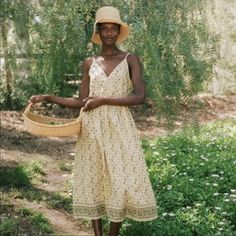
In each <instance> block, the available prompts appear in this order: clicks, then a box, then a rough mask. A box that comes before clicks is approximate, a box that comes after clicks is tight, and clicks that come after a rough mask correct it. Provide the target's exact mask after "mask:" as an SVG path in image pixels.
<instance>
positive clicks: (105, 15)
mask: <svg viewBox="0 0 236 236" xmlns="http://www.w3.org/2000/svg"><path fill="white" fill-rule="evenodd" d="M101 19H114V20H118V21H120V20H121V19H120V13H119V11H118V10H117V9H116V8H115V7H111V6H105V7H101V8H100V9H98V10H97V13H96V21H97V22H98V21H99V20H101Z"/></svg>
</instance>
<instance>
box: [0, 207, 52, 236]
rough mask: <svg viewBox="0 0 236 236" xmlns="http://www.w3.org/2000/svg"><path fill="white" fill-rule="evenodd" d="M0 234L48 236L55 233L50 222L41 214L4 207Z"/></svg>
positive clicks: (24, 209)
mask: <svg viewBox="0 0 236 236" xmlns="http://www.w3.org/2000/svg"><path fill="white" fill-rule="evenodd" d="M2 208H3V209H1V210H2V212H1V216H2V219H3V220H2V219H0V233H1V235H3V236H7V235H26V234H27V235H48V234H49V233H53V230H52V226H51V225H50V224H49V221H48V220H47V219H46V218H45V217H44V216H43V215H42V214H41V213H37V212H34V211H31V210H29V209H27V208H24V207H21V208H18V209H15V208H14V207H13V206H11V205H5V206H3V207H2Z"/></svg>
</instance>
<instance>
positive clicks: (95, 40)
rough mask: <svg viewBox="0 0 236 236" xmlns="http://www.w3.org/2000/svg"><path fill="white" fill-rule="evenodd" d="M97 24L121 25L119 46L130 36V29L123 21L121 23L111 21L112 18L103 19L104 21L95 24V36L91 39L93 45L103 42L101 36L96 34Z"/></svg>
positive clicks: (100, 20)
mask: <svg viewBox="0 0 236 236" xmlns="http://www.w3.org/2000/svg"><path fill="white" fill-rule="evenodd" d="M97 23H115V24H119V25H120V34H119V36H118V39H117V41H116V42H117V43H118V44H120V43H122V42H123V41H124V40H125V39H126V38H127V37H128V36H129V32H130V28H129V26H128V25H127V24H126V23H124V22H123V21H121V20H120V21H119V20H114V19H111V18H102V19H99V20H97V21H96V22H95V24H94V30H93V36H92V39H91V41H92V42H93V43H96V44H98V45H101V44H102V41H101V39H100V37H99V34H98V33H96V25H97Z"/></svg>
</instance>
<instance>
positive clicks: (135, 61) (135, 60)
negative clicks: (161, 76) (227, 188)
mask: <svg viewBox="0 0 236 236" xmlns="http://www.w3.org/2000/svg"><path fill="white" fill-rule="evenodd" d="M127 62H128V64H129V66H135V65H136V66H139V65H140V59H139V56H138V55H137V54H134V53H128V56H127Z"/></svg>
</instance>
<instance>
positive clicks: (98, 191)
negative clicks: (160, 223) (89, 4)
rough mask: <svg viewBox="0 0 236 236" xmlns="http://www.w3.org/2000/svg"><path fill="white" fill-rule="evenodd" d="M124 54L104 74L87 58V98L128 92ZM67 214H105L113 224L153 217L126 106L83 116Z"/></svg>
mask: <svg viewBox="0 0 236 236" xmlns="http://www.w3.org/2000/svg"><path fill="white" fill-rule="evenodd" d="M127 55H128V54H127ZM127 55H126V57H125V59H123V60H122V61H121V62H120V63H119V64H118V65H117V66H116V67H115V68H114V70H113V71H112V72H111V74H110V75H109V76H107V75H106V74H105V72H104V71H103V69H102V67H101V66H100V64H99V61H97V59H96V60H95V59H93V63H92V65H91V67H90V70H89V76H90V94H89V95H90V96H106V97H124V96H128V95H129V94H130V93H131V92H132V90H133V86H132V83H131V80H130V77H129V70H128V62H127ZM73 210H74V216H75V218H87V219H99V218H101V217H103V216H107V217H108V219H109V220H110V221H113V222H120V221H123V220H124V219H125V218H126V217H127V218H130V219H133V220H136V221H148V220H153V219H155V218H156V217H157V208H156V203H155V198H154V194H153V190H152V187H151V184H150V181H149V178H148V174H147V170H146V163H145V160H144V157H143V153H142V149H141V145H140V141H139V137H138V135H137V131H136V127H135V123H134V120H133V117H132V115H131V113H130V110H129V108H128V107H126V106H110V105H103V106H100V107H98V108H96V109H94V110H91V111H88V112H84V113H83V115H82V130H81V133H80V135H79V137H78V142H77V145H76V157H75V166H74V188H73Z"/></svg>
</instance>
